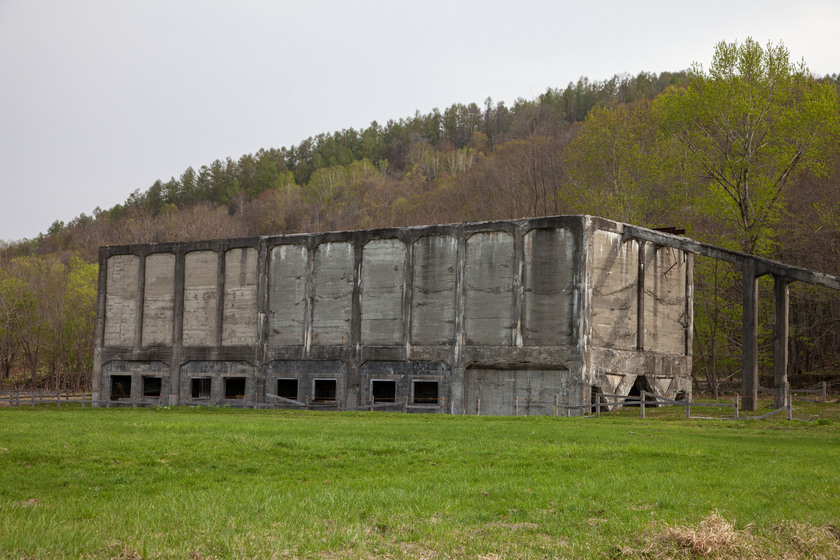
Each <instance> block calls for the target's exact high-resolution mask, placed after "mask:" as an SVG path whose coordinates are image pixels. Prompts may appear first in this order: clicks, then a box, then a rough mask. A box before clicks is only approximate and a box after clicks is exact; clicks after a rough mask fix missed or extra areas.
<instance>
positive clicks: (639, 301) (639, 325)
mask: <svg viewBox="0 0 840 560" xmlns="http://www.w3.org/2000/svg"><path fill="white" fill-rule="evenodd" d="M646 249H647V243H646V242H645V241H639V272H638V280H637V282H636V305H637V308H636V349H637V350H644V349H645V258H646V257H647V254H646V251H645V250H646ZM655 250H656V249H655V248H654V251H655Z"/></svg>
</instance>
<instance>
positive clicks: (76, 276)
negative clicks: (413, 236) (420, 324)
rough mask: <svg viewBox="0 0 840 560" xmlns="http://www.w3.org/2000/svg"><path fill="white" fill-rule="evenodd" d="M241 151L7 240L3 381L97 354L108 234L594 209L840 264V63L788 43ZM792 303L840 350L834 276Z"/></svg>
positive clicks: (732, 353) (816, 352) (722, 47)
mask: <svg viewBox="0 0 840 560" xmlns="http://www.w3.org/2000/svg"><path fill="white" fill-rule="evenodd" d="M757 138H761V142H755V139H757ZM234 157H235V156H231V157H229V158H227V159H225V160H224V161H221V160H217V161H214V162H211V163H206V164H204V165H201V166H200V167H199V168H198V169H197V170H196V169H195V168H193V167H188V168H187V169H186V170H185V171H184V172H183V173H182V174H181V175H180V176H179V177H177V178H174V177H173V178H171V179H169V180H163V179H162V180H159V181H156V182H155V183H154V184H153V185H151V186H149V187H148V188H146V189H145V190H144V189H138V190H137V191H135V192H134V193H133V194H132V195H131V196H130V197H129V198H128V200H126V201H125V203H124V204H120V205H117V206H115V207H113V208H110V209H107V210H100V209H97V210H95V211H94V212H93V214H92V215H90V216H89V215H84V214H82V215H80V216H79V217H77V218H75V219H74V220H72V221H71V222H70V223H67V224H64V223H62V222H58V221H57V222H55V223H54V224H53V225H52V227H51V228H50V230H49V231H48V232H46V233H45V234H42V235H40V236H38V237H37V238H36V239H32V240H23V241H20V242H15V243H12V244H10V245H8V246H6V247H0V381H2V379H3V378H6V377H9V376H13V375H14V374H15V372H18V373H21V372H25V373H26V376H27V379H29V381H30V382H31V383H40V382H44V383H46V382H49V383H63V382H64V381H62V379H64V380H66V379H67V378H63V377H61V375H63V374H61V373H60V372H63V371H64V372H66V371H81V372H84V371H89V369H90V360H91V355H92V350H91V349H92V336H93V327H92V322H93V319H92V317H93V307H92V302H93V301H94V299H95V289H96V287H95V278H96V264H95V263H96V258H97V251H98V248H99V247H100V246H101V245H113V244H130V243H147V242H164V241H181V240H191V239H212V238H226V237H243V236H256V235H276V234H283V233H293V232H315V231H327V230H345V229H358V228H372V227H389V226H403V225H419V224H433V223H446V222H462V221H472V220H488V219H501V218H516V217H523V216H540V215H552V214H579V213H586V214H592V215H600V216H604V217H607V218H612V219H616V220H619V221H624V222H631V223H635V224H640V225H643V226H653V227H657V226H679V227H683V228H685V229H686V230H687V234H688V235H690V236H692V237H694V238H697V239H700V240H703V241H706V242H709V243H715V244H719V245H724V246H728V247H731V248H733V249H738V250H743V251H748V252H752V253H757V254H761V255H764V256H768V257H771V258H776V259H779V260H782V261H784V262H787V263H791V264H796V265H800V266H805V267H808V268H815V269H817V270H822V271H825V272H828V273H833V274H838V272H840V233H838V232H840V189H838V185H840V103H838V80H837V75H836V74H835V75H833V76H826V77H825V78H821V79H816V78H813V77H812V76H811V75H810V74H809V73H808V72H807V69H804V68H802V67H801V66H800V65H797V64H793V63H790V61H789V60H788V55H787V50H786V49H785V48H784V47H783V46H782V45H781V44H780V45H778V46H774V45H767V47H762V46H760V45H758V44H757V43H755V42H754V41H751V40H748V41H747V42H745V43H744V44H740V45H739V44H737V43H733V44H726V43H721V44H719V45H718V46H717V51H716V57H715V63H714V64H713V67H712V68H711V69H710V70H709V71H708V72H704V71H703V70H702V69H700V68H692V70H690V71H683V72H663V73H661V74H658V75H657V74H653V73H641V74H639V75H637V76H629V75H620V76H614V77H613V78H611V79H609V80H605V81H590V80H588V79H586V78H581V79H580V80H578V81H577V82H576V83H570V84H569V85H568V86H567V87H565V88H564V89H560V88H557V89H553V88H552V89H548V90H546V91H545V92H544V93H543V94H541V95H539V96H538V97H537V98H536V99H532V100H526V99H518V100H517V101H515V102H514V103H513V104H512V105H511V106H507V105H506V104H505V103H502V102H494V101H492V100H491V99H489V98H488V99H486V100H485V101H484V102H483V103H482V104H480V105H479V104H478V103H469V104H466V105H465V104H461V103H456V104H454V105H452V106H450V107H448V108H446V109H444V110H443V111H440V110H437V109H435V110H433V111H432V112H430V113H427V114H421V113H419V112H418V113H416V114H415V115H414V116H411V117H406V118H403V119H400V120H398V121H388V122H387V123H386V124H384V125H380V124H379V123H377V122H373V123H371V124H370V126H368V127H367V128H364V129H362V130H354V129H348V130H341V131H338V132H334V133H331V134H319V135H317V136H314V137H311V138H308V139H306V140H303V141H302V142H300V143H299V144H297V145H296V146H291V147H280V148H276V147H269V148H265V149H261V150H259V151H258V152H257V153H256V154H246V155H242V156H239V157H237V159H234ZM695 277H696V305H695V329H696V336H695V370H696V374H697V375H698V376H699V377H701V378H706V379H712V380H714V379H719V378H725V377H726V376H728V375H729V374H730V372H736V371H737V367H736V363H735V362H736V360H737V356H738V355H739V354H738V352H739V349H738V340H739V338H740V315H739V314H740V307H739V306H740V296H739V294H738V290H739V289H740V288H739V283H738V282H737V281H736V280H737V275H734V274H733V273H732V271H730V270H728V268H727V267H726V266H725V265H720V264H716V263H713V262H705V260H704V259H698V263H697V266H696V274H695ZM765 299H766V298H765ZM770 301H772V300H770ZM791 312H792V325H791V333H792V335H791V338H792V343H791V354H790V355H791V365H792V370H793V371H806V370H811V369H814V368H815V367H817V366H818V365H819V364H820V363H822V362H827V361H831V359H832V358H833V357H834V356H836V355H840V296H838V294H835V293H833V292H829V291H826V290H813V289H810V288H808V287H799V286H796V285H794V289H793V290H792V294H791ZM762 313H764V314H767V317H768V318H769V317H771V316H772V305H771V308H770V309H765V310H763V311H762ZM768 320H769V319H768ZM44 380H49V381H44ZM79 383H84V375H80V376H79Z"/></svg>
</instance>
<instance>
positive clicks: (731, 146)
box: [657, 39, 840, 253]
mask: <svg viewBox="0 0 840 560" xmlns="http://www.w3.org/2000/svg"><path fill="white" fill-rule="evenodd" d="M657 104H658V105H660V106H661V107H662V108H663V110H664V113H665V126H666V130H669V131H671V132H673V133H674V134H676V135H677V137H678V138H679V140H680V141H681V142H682V143H683V144H684V145H685V147H686V148H687V149H688V151H689V152H690V154H691V155H692V157H693V158H694V159H695V160H696V162H697V164H698V165H699V166H700V168H701V169H702V174H703V176H704V178H705V179H707V180H708V184H709V188H708V190H707V192H705V193H703V195H702V196H701V197H699V198H698V200H697V207H698V208H700V209H701V211H703V213H705V214H706V215H707V216H713V217H714V218H716V219H718V220H720V221H722V222H724V223H725V224H727V225H728V228H729V229H730V234H729V236H727V237H729V238H731V237H733V236H734V237H735V241H736V243H737V246H738V247H737V248H739V249H740V250H742V251H745V252H748V253H755V252H762V251H767V250H768V249H769V245H770V242H771V241H772V239H773V226H774V224H776V223H777V222H778V220H779V219H780V216H781V209H782V207H783V203H784V195H785V190H786V187H787V185H788V183H789V182H790V179H791V177H792V175H793V173H794V172H795V171H797V170H800V171H809V172H811V173H816V174H819V173H821V172H822V171H823V161H822V155H823V153H824V150H825V148H826V145H827V144H828V143H829V142H830V141H831V139H832V138H833V137H835V135H836V134H837V132H838V128H840V116H839V114H838V110H840V106H839V105H838V97H837V90H836V88H835V87H834V86H833V85H832V84H828V83H823V82H820V81H818V80H816V79H815V78H814V77H813V76H812V75H811V74H810V72H809V71H808V68H807V67H806V66H805V64H804V62H800V63H792V62H791V61H790V58H789V53H788V50H787V49H786V48H785V47H784V45H782V44H781V43H780V44H778V45H773V44H772V43H768V44H767V46H766V47H765V48H762V46H761V45H760V44H759V43H757V42H756V41H754V40H753V39H747V40H746V41H745V42H744V43H743V44H739V43H738V42H734V43H726V42H721V43H718V45H717V46H716V48H715V54H714V58H713V60H712V64H711V67H710V68H709V71H708V72H707V71H704V70H703V68H702V66H701V65H699V64H695V65H694V66H693V68H692V70H691V72H690V74H689V83H688V86H687V87H684V88H676V89H671V90H668V91H667V92H666V93H665V94H663V95H662V96H660V97H659V98H658V100H657ZM717 241H718V242H723V240H717Z"/></svg>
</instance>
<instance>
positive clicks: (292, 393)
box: [277, 379, 298, 401]
mask: <svg viewBox="0 0 840 560" xmlns="http://www.w3.org/2000/svg"><path fill="white" fill-rule="evenodd" d="M277 396H278V397H283V398H284V399H289V400H293V401H296V400H297V398H298V380H297V379H278V380H277Z"/></svg>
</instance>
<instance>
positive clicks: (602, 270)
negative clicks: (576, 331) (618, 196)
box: [589, 230, 639, 350]
mask: <svg viewBox="0 0 840 560" xmlns="http://www.w3.org/2000/svg"><path fill="white" fill-rule="evenodd" d="M592 238H593V240H592V270H591V273H590V274H591V276H590V278H589V281H590V282H591V287H592V311H591V313H592V318H591V325H592V344H593V346H603V347H604V348H618V349H626V350H632V349H633V348H635V347H636V327H637V324H636V317H637V316H638V297H637V295H638V294H637V286H638V276H639V244H638V242H636V241H628V242H625V243H622V241H621V234H619V233H612V232H608V231H603V230H598V231H596V232H595V233H594V234H593V236H592Z"/></svg>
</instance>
